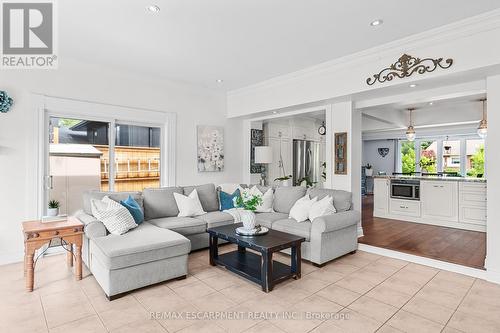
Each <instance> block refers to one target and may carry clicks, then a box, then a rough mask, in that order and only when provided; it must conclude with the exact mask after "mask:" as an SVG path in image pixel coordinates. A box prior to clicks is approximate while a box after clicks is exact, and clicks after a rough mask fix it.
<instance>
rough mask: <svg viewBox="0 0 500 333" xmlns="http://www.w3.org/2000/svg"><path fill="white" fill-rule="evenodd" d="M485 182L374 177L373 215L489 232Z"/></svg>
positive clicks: (456, 178) (434, 177) (455, 178)
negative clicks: (487, 228) (487, 229)
mask: <svg viewBox="0 0 500 333" xmlns="http://www.w3.org/2000/svg"><path fill="white" fill-rule="evenodd" d="M486 188H487V184H486V179H483V178H469V177H436V176H374V189H373V195H374V198H373V200H374V207H373V216H375V217H382V218H389V219H396V220H402V221H409V222H416V223H425V224H432V225H439V226H444V227H451V228H458V229H465V230H473V231H482V232H484V231H486V203H487V200H486Z"/></svg>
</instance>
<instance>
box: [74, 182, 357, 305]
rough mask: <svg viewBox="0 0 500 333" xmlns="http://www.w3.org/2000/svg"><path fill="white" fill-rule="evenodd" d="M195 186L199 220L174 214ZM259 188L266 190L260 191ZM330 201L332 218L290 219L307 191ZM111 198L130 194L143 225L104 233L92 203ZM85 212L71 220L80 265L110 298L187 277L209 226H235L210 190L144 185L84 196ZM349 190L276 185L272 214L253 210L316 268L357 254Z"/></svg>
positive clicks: (207, 187)
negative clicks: (191, 256) (295, 239)
mask: <svg viewBox="0 0 500 333" xmlns="http://www.w3.org/2000/svg"><path fill="white" fill-rule="evenodd" d="M195 188H196V189H197V192H198V196H199V198H200V202H201V204H202V206H203V209H204V210H205V211H206V212H207V213H206V214H204V215H201V216H196V217H177V215H178V213H179V210H178V208H177V205H176V203H175V199H174V195H173V193H175V192H177V193H182V194H185V195H189V194H190V193H191V192H192V191H193V189H195ZM261 190H265V189H262V188H261ZM306 191H308V193H309V194H310V196H311V197H316V196H317V197H318V198H319V199H321V198H323V197H324V196H326V195H331V196H332V197H333V201H334V206H335V207H336V209H337V211H338V212H337V213H336V214H334V215H329V216H323V217H319V218H316V219H315V220H314V221H305V222H301V223H298V222H297V221H295V220H293V219H290V218H288V214H289V212H290V209H291V208H292V206H293V205H294V203H295V202H296V201H297V200H298V199H299V198H301V197H303V196H304V195H305V194H306ZM105 195H108V196H109V197H110V198H111V199H113V200H116V201H119V200H124V199H126V198H127V197H128V196H129V195H131V196H132V197H133V198H134V199H135V200H136V201H137V202H138V203H139V204H140V205H141V207H143V209H144V214H145V221H144V222H143V223H141V224H140V225H139V226H138V227H137V228H135V229H133V230H131V231H129V232H127V233H125V234H124V235H120V236H117V235H111V234H108V233H107V230H106V228H105V227H104V225H103V224H102V222H100V221H98V220H97V219H95V218H94V217H93V216H92V212H91V208H90V207H91V206H90V200H91V199H92V198H94V199H101V198H103V197H104V196H105ZM83 201H84V203H83V210H82V211H79V212H78V213H77V214H76V217H77V218H78V219H80V221H82V223H84V225H85V228H84V231H85V234H84V244H83V251H82V256H83V261H84V262H85V264H86V265H87V267H88V268H89V269H90V271H91V272H92V274H93V275H94V276H95V278H96V280H97V282H98V283H99V284H100V285H101V287H102V288H103V290H104V292H105V293H106V295H107V296H108V298H110V299H111V298H114V297H116V296H118V295H120V294H122V293H125V292H128V291H130V290H133V289H137V288H141V287H144V286H148V285H151V284H155V283H158V282H162V281H166V280H171V279H175V278H183V277H185V276H186V275H187V273H188V271H187V256H188V253H189V252H190V251H192V250H196V249H201V248H206V247H208V234H207V233H206V229H207V228H210V227H215V226H221V225H226V224H231V223H234V221H233V218H232V216H231V215H230V214H227V213H224V212H221V211H219V200H218V193H217V189H216V187H215V185H213V184H206V185H200V186H186V187H167V188H149V189H145V190H144V191H143V192H142V193H141V192H120V193H117V192H98V191H92V192H87V193H85V195H84V200H83ZM351 206H352V204H351V193H350V192H345V191H338V190H329V189H308V190H307V189H306V188H304V187H278V188H276V189H275V193H274V204H273V209H274V212H271V213H257V214H256V216H257V222H258V223H259V224H261V225H263V226H266V227H269V228H271V229H275V230H279V231H284V232H288V233H291V234H296V235H300V236H303V237H305V239H306V241H305V242H304V243H303V244H302V258H303V259H305V260H309V261H311V262H312V263H314V264H316V265H322V264H324V263H326V262H328V261H330V260H332V259H335V258H337V257H340V256H342V255H344V254H347V253H350V252H353V251H355V250H356V249H357V225H358V223H359V221H360V218H361V217H360V213H359V212H356V211H353V210H352V209H351Z"/></svg>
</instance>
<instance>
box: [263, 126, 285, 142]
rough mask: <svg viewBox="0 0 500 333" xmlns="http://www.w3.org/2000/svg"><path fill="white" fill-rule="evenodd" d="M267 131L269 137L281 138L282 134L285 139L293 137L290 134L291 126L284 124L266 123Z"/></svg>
mask: <svg viewBox="0 0 500 333" xmlns="http://www.w3.org/2000/svg"><path fill="white" fill-rule="evenodd" d="M266 125H267V126H266V127H267V128H266V130H267V131H266V132H267V133H265V134H264V135H265V136H267V137H269V138H279V137H280V136H281V137H282V138H283V139H289V138H290V137H291V135H290V131H291V129H290V126H288V125H284V124H275V123H269V124H266Z"/></svg>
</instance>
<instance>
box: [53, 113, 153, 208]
mask: <svg viewBox="0 0 500 333" xmlns="http://www.w3.org/2000/svg"><path fill="white" fill-rule="evenodd" d="M111 138H112V139H111ZM161 138H162V131H161V126H143V125H137V124H126V123H120V122H116V121H109V122H106V121H95V120H86V119H77V118H72V117H68V118H66V117H56V116H51V117H49V126H48V140H49V142H48V149H47V151H48V156H47V162H48V163H47V168H48V170H47V175H48V177H47V180H46V203H47V205H46V207H48V202H49V201H50V200H56V201H58V202H59V204H60V209H59V215H71V214H74V213H75V212H76V211H78V210H79V209H81V208H82V197H83V193H84V192H85V191H88V190H102V191H142V190H143V189H144V188H146V187H159V186H160V184H161V182H160V177H161V174H160V170H161V169H160V160H161V142H162V139H161ZM45 213H46V211H45V210H44V214H45Z"/></svg>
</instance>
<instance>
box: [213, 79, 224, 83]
mask: <svg viewBox="0 0 500 333" xmlns="http://www.w3.org/2000/svg"><path fill="white" fill-rule="evenodd" d="M215 82H217V83H222V82H224V80H223V79H217V80H215Z"/></svg>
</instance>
